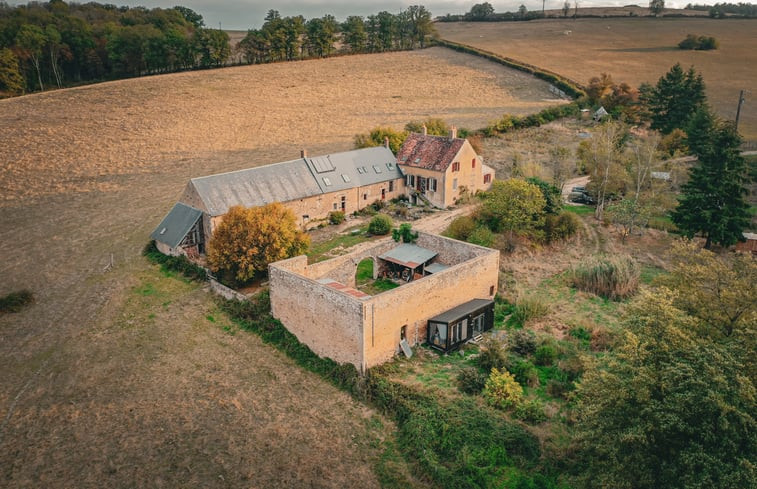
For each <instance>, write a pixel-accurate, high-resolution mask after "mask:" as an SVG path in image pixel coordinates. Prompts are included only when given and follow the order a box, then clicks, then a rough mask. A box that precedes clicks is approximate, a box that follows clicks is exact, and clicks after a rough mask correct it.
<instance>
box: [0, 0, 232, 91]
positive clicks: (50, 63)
mask: <svg viewBox="0 0 757 489" xmlns="http://www.w3.org/2000/svg"><path fill="white" fill-rule="evenodd" d="M229 54H230V47H229V37H228V35H227V34H226V33H225V32H222V31H219V30H216V29H207V28H205V26H204V23H203V19H202V16H201V15H199V14H198V13H196V12H194V11H193V10H191V9H189V8H186V7H174V8H170V9H161V8H154V9H147V8H144V7H134V8H130V7H116V6H114V5H109V4H98V3H94V2H92V3H87V4H76V3H71V4H67V3H66V2H64V1H62V0H52V1H50V2H44V3H38V2H31V3H29V4H27V5H20V6H18V7H14V8H12V7H9V6H8V4H7V3H5V2H0V95H6V96H9V95H17V94H20V93H24V92H27V91H35V90H44V89H45V88H49V87H63V86H67V85H72V84H77V83H82V82H91V81H95V80H102V79H113V78H123V77H129V76H139V75H145V74H152V73H165V72H170V71H177V70H182V69H193V68H200V67H211V66H219V65H221V64H223V63H225V62H226V60H227V59H228V56H229Z"/></svg>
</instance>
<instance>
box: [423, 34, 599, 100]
mask: <svg viewBox="0 0 757 489" xmlns="http://www.w3.org/2000/svg"><path fill="white" fill-rule="evenodd" d="M435 43H436V44H437V45H438V46H442V47H446V48H448V49H453V50H455V51H460V52H463V53H467V54H472V55H474V56H479V57H481V58H484V59H488V60H489V61H493V62H495V63H498V64H501V65H504V66H507V67H510V68H513V69H516V70H518V71H523V72H525V73H529V74H531V75H533V76H535V77H537V78H540V79H542V80H544V81H546V82H549V83H552V84H553V85H555V86H556V87H557V88H559V89H561V90H562V91H564V92H565V93H567V94H568V95H570V96H571V97H572V98H573V99H577V98H579V97H582V96H584V95H586V91H585V89H584V86H583V85H582V84H580V83H578V82H577V81H575V80H571V79H570V78H568V77H565V76H563V75H560V74H558V73H555V72H553V71H549V70H545V69H543V68H539V67H538V66H534V65H531V64H528V63H524V62H522V61H518V60H516V59H513V58H508V57H506V56H501V55H499V54H496V53H493V52H491V51H486V50H484V49H479V48H476V47H473V46H470V45H468V44H461V43H458V42H454V41H449V40H447V39H436V40H435Z"/></svg>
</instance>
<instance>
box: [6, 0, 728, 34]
mask: <svg viewBox="0 0 757 489" xmlns="http://www.w3.org/2000/svg"><path fill="white" fill-rule="evenodd" d="M87 1H89V0H79V3H86V2H87ZM96 1H98V3H112V4H115V5H128V6H130V7H135V6H143V7H148V8H154V7H162V8H168V7H173V6H175V5H183V6H185V7H189V8H191V9H192V10H194V11H195V12H197V13H198V14H200V15H202V17H203V18H204V19H205V25H206V26H208V27H216V26H218V24H219V22H220V23H221V25H222V27H223V28H224V29H232V30H247V29H249V28H252V27H260V25H261V24H262V23H263V18H264V17H265V14H266V12H268V10H270V9H275V10H278V11H279V12H280V13H281V15H282V16H287V15H300V14H301V15H303V16H304V17H305V18H307V19H309V18H312V17H321V16H323V15H325V14H331V15H333V16H334V17H336V18H337V19H338V20H344V18H345V17H347V16H348V15H370V14H375V13H378V12H380V11H382V10H386V11H389V12H392V13H396V12H399V11H400V10H402V9H404V8H406V7H407V6H408V5H424V6H425V7H426V8H427V9H428V10H429V11H430V12H431V14H432V15H434V16H438V15H444V14H447V13H453V14H461V13H465V12H467V11H469V10H470V8H471V7H472V6H473V5H474V4H476V3H483V2H484V1H486V0H467V1H466V0H429V1H421V0H414V1H413V0H411V1H403V0H384V1H380V0H353V1H351V2H348V1H338V0H219V1H213V0H96ZM570 1H571V3H573V1H574V0H570ZM8 3H9V4H11V5H23V4H26V3H27V2H26V1H20V2H19V1H10V2H8ZM489 3H491V4H492V5H493V6H494V10H495V11H496V12H507V11H515V10H517V9H518V6H519V5H520V4H521V3H522V4H524V5H525V6H526V7H528V9H529V10H541V0H507V1H496V0H494V1H493V0H489ZM563 3H564V0H547V2H546V8H547V9H550V8H552V9H558V8H561V7H562V5H563ZM648 3H649V2H648V1H644V0H638V1H635V0H625V1H624V0H579V2H578V5H579V7H591V6H610V5H618V6H622V5H629V4H636V5H642V6H646V5H647V4H648ZM686 3H688V1H687V0H677V1H676V2H674V1H671V0H668V1H667V2H666V5H667V6H669V7H674V6H676V7H683V6H684V5H686ZM691 3H716V0H711V1H709V2H705V1H704V0H691Z"/></svg>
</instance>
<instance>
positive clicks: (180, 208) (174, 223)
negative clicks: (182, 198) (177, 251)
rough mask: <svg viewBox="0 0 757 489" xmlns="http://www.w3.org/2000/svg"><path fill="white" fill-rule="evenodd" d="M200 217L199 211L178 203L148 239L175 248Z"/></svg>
mask: <svg viewBox="0 0 757 489" xmlns="http://www.w3.org/2000/svg"><path fill="white" fill-rule="evenodd" d="M200 217H202V211H201V210H199V209H195V208H194V207H190V206H188V205H185V204H182V203H181V202H179V203H177V204H176V205H174V206H173V209H171V211H170V212H169V213H168V214H167V215H166V217H164V218H163V220H162V221H160V224H158V227H157V228H155V231H153V232H152V234H151V235H150V237H151V238H152V239H154V240H155V241H160V242H161V243H165V244H167V245H168V246H170V247H171V248H176V247H177V246H179V243H181V240H183V239H184V236H186V235H187V233H188V232H189V230H190V229H192V226H194V225H195V224H196V223H197V220H198V219H200Z"/></svg>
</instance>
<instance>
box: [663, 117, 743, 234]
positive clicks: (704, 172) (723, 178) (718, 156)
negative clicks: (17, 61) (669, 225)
mask: <svg viewBox="0 0 757 489" xmlns="http://www.w3.org/2000/svg"><path fill="white" fill-rule="evenodd" d="M687 132H688V135H689V136H688V145H689V148H691V151H692V152H693V153H694V154H695V155H696V156H697V157H698V158H699V161H698V162H697V164H696V165H695V166H694V167H693V168H692V169H691V171H690V174H689V181H688V182H687V183H686V184H685V185H684V186H683V189H682V195H681V197H680V198H679V204H678V208H676V210H675V211H674V212H673V222H674V223H675V224H676V226H678V227H679V229H681V231H683V233H684V234H685V235H687V236H689V237H692V236H694V235H695V234H698V233H702V234H703V235H704V236H705V238H706V240H707V241H706V243H705V248H710V247H711V246H712V244H713V243H716V244H720V245H723V246H730V245H732V244H734V243H736V242H737V241H740V240H742V239H743V237H742V232H743V231H744V229H746V228H747V227H748V226H749V218H750V215H749V204H748V203H747V201H746V199H745V196H746V194H747V189H746V185H747V183H749V180H750V177H749V175H748V172H747V165H746V161H745V160H744V158H743V157H742V156H741V154H740V152H739V145H740V144H741V137H740V136H739V134H738V132H736V129H735V128H734V126H733V124H731V123H728V122H724V121H721V120H719V119H717V118H716V117H715V116H714V115H712V113H711V112H710V110H709V109H708V108H707V107H706V106H705V107H703V108H701V109H700V110H698V111H697V112H696V113H695V114H694V117H693V118H692V120H691V123H690V124H689V127H688V128H687Z"/></svg>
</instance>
